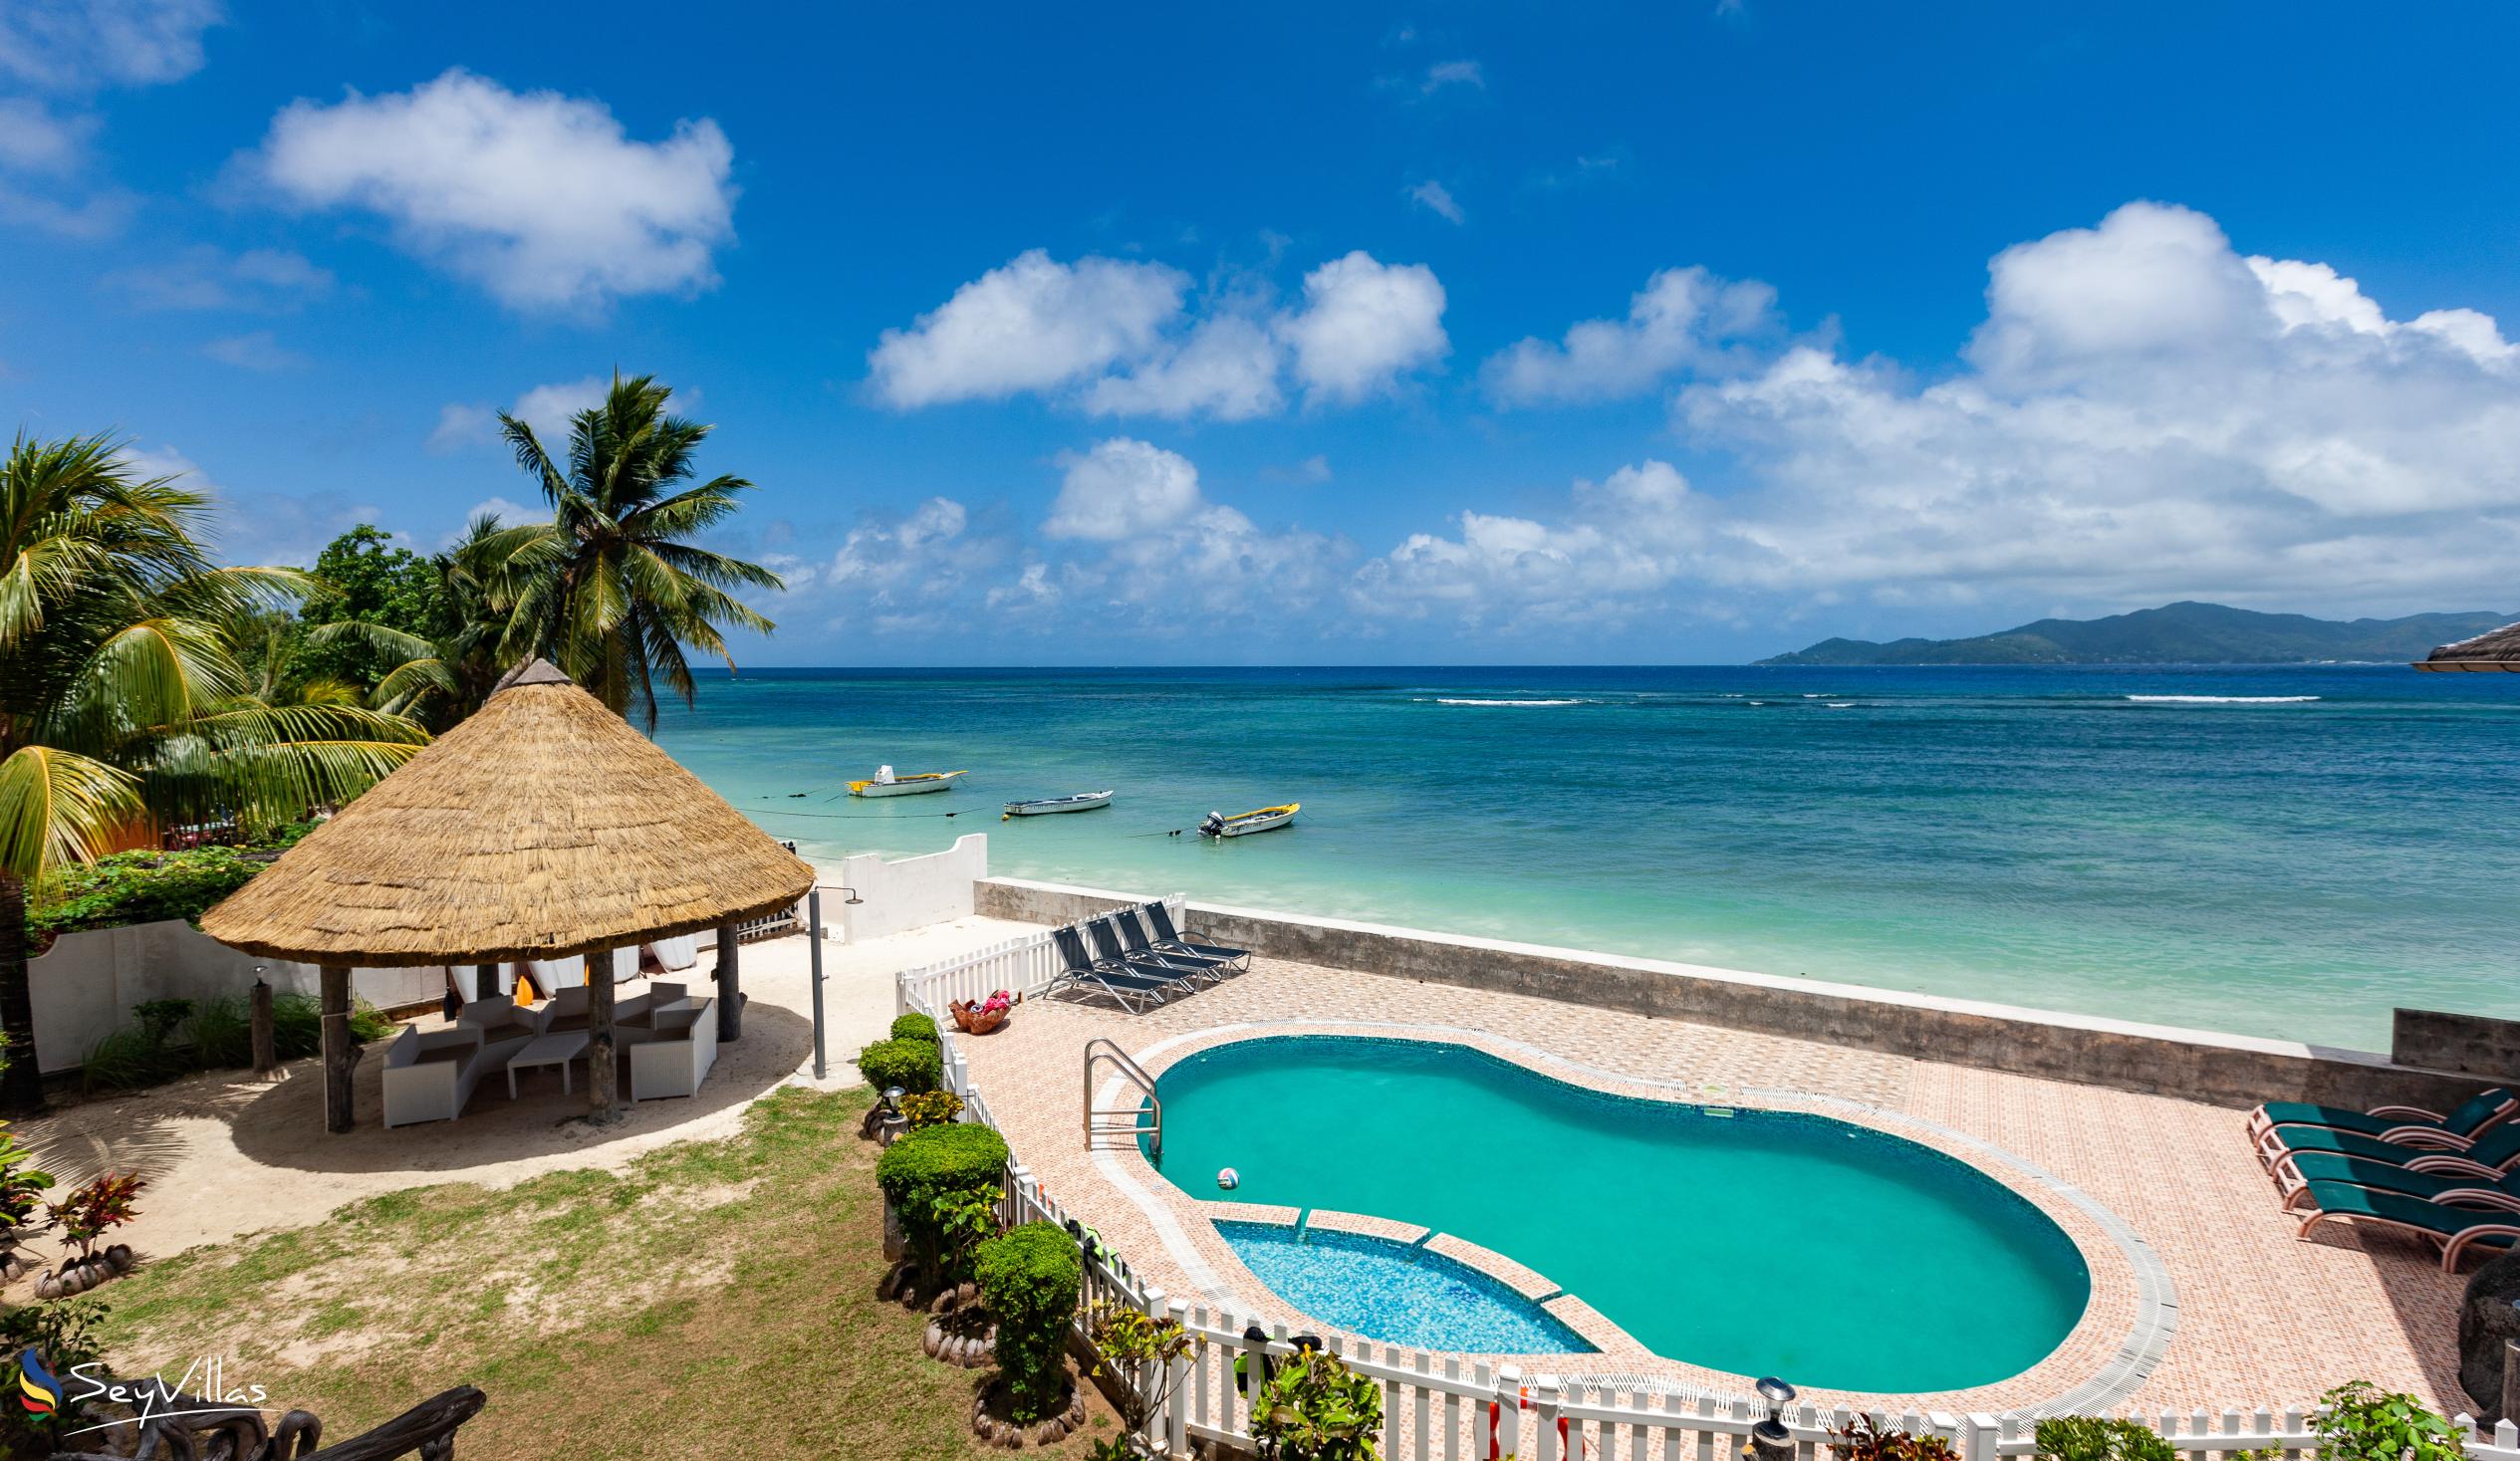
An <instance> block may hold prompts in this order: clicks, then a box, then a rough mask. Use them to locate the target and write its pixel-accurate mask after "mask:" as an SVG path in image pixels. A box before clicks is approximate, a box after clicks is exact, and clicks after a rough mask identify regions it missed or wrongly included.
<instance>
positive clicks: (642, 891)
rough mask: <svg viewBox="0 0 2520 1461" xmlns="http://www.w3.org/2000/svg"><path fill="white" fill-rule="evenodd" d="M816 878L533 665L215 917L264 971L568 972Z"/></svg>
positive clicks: (773, 898) (748, 909) (208, 920)
mask: <svg viewBox="0 0 2520 1461" xmlns="http://www.w3.org/2000/svg"><path fill="white" fill-rule="evenodd" d="M813 882H814V869H813V868H812V867H811V866H810V865H808V864H807V863H805V862H803V861H801V860H799V859H798V857H797V856H796V854H795V853H793V852H789V851H787V850H786V849H785V848H782V847H780V846H779V845H778V844H777V843H776V842H773V841H772V840H771V839H770V837H769V836H768V834H766V833H764V832H762V831H761V830H760V829H759V828H757V827H755V826H753V825H752V823H750V822H748V821H746V820H745V819H744V817H743V815H742V814H741V813H738V812H737V811H736V810H735V809H734V808H732V807H730V806H728V805H727V804H726V802H725V800H724V799H723V798H721V797H719V796H718V795H717V793H715V792H712V791H710V790H709V789H708V788H707V787H706V786H703V785H702V784H701V783H700V779H699V778H698V777H695V776H693V775H692V774H691V773H690V772H688V771H685V770H683V769H682V768H681V767H680V766H679V765H676V764H675V762H674V760H673V758H672V757H670V756H667V755H666V754H665V753H664V752H662V751H660V750H658V749H657V748H656V746H655V745H654V743H652V742H650V741H649V740H648V739H647V738H646V737H645V736H642V735H640V734H639V733H638V732H637V731H634V730H632V729H631V728H630V726H629V724H628V723H626V722H625V721H624V720H623V719H622V717H620V716H619V715H616V714H614V713H613V712H612V711H610V710H607V709H605V708H604V705H603V702H601V701H599V700H597V699H596V698H595V697H594V696H592V695H590V694H588V693H587V692H586V691H584V690H582V689H580V688H578V687H577V686H576V685H575V684H573V683H571V682H570V680H569V677H568V676H566V675H564V674H562V673H561V672H560V671H559V670H557V669H555V668H553V667H552V666H551V665H549V664H546V663H543V662H541V661H539V660H538V661H536V662H535V663H534V664H533V665H531V666H529V667H528V668H526V669H525V670H524V671H523V672H521V673H518V674H515V675H512V676H510V682H509V684H508V686H507V688H504V689H502V690H500V691H499V692H498V693H497V694H495V695H492V696H491V697H490V700H489V703H488V704H486V705H484V706H482V707H481V709H480V710H478V711H476V712H474V713H473V714H472V715H471V716H470V717H468V718H467V719H465V720H464V721H463V723H462V724H460V725H458V726H456V727H455V728H454V729H453V730H450V731H448V732H447V733H446V734H444V735H442V736H440V737H438V738H437V740H436V741H435V742H434V743H433V744H431V745H430V746H428V747H427V748H426V749H425V750H423V751H421V752H420V754H418V755H417V756H414V757H412V758H411V759H410V761H409V762H407V763H406V764H404V765H403V766H402V767H401V768H400V769H398V770H396V771H395V772H394V773H393V774H392V775H391V776H388V777H386V778H385V779H384V780H383V781H380V782H378V784H377V785H376V786H374V787H372V788H370V789H369V791H368V792H367V793H366V794H365V795H363V796H361V797H360V798H359V799H358V800H356V801H354V802H352V803H351V804H350V805H349V806H348V807H345V808H343V809H342V811H341V813H340V815H338V816H336V817H335V818H333V820H332V821H330V822H327V823H325V824H324V825H323V826H322V827H319V828H317V829H316V830H315V831H314V832H312V833H310V834H308V835H307V838H306V840H305V841H303V842H301V843H299V844H298V845H297V846H296V847H294V848H292V849H290V850H289V851H288V852H285V853H283V854H282V855H281V857H280V859H279V860H278V861H276V862H274V863H273V864H272V865H271V866H270V867H269V868H268V869H266V870H265V871H264V872H262V873H261V875H259V876H257V877H256V878H255V879H254V880H253V881H251V882H249V883H247V884H245V886H244V887H242V888H239V889H238V890H237V891H236V892H235V893H233V894H232V895H230V896H229V897H228V898H227V900H226V901H224V902H222V903H220V904H219V905H218V906H217V907H215V908H212V909H211V910H210V911H209V912H207V913H205V914H203V915H202V917H201V927H202V929H203V931H205V932H207V933H208V934H209V935H210V936H211V937H212V938H215V939H217V940H218V941H219V942H221V943H224V944H227V945H229V946H230V947H233V948H239V949H243V950H245V951H246V952H248V953H254V954H260V955H263V956H264V957H266V958H274V959H294V960H297V961H299V962H301V963H308V964H334V965H353V966H368V967H380V968H390V967H395V966H408V965H413V964H471V963H495V962H502V961H506V960H512V959H529V958H531V959H546V958H564V957H566V956H568V955H570V954H576V953H588V952H592V951H594V950H598V949H609V948H625V947H629V946H630V945H633V944H636V943H638V942H640V941H641V940H643V939H650V938H656V937H670V936H672V935H675V934H681V933H691V932H696V931H698V930H700V929H703V928H709V927H714V926H716V925H718V924H721V923H725V922H729V921H735V920H740V919H744V918H754V917H759V916H761V915H763V914H766V913H769V912H772V911H775V910H777V909H779V908H783V907H786V906H787V905H789V904H790V903H793V902H795V901H796V900H797V899H798V898H801V897H803V896H804V895H805V893H806V891H807V889H809V888H810V887H811V886H812V885H813Z"/></svg>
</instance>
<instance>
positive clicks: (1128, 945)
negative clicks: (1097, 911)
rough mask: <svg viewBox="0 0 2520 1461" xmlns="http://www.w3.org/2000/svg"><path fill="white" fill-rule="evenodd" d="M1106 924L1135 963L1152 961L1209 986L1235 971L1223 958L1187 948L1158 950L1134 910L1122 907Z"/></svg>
mask: <svg viewBox="0 0 2520 1461" xmlns="http://www.w3.org/2000/svg"><path fill="white" fill-rule="evenodd" d="M1103 921H1104V922H1105V923H1108V924H1110V925H1111V926H1112V928H1113V929H1115V930H1116V931H1118V932H1119V934H1120V942H1121V947H1123V948H1125V949H1127V950H1128V951H1129V957H1130V959H1131V960H1132V961H1133V962H1135V963H1148V962H1152V963H1157V964H1161V965H1164V966H1165V967H1167V968H1172V969H1179V970H1181V971H1183V972H1185V973H1187V974H1190V975H1191V976H1193V977H1195V978H1199V979H1204V980H1206V981H1207V982H1208V983H1210V984H1215V983H1218V982H1220V981H1222V980H1223V979H1224V977H1225V976H1226V975H1227V974H1230V973H1232V972H1233V969H1232V967H1231V966H1229V965H1228V964H1227V963H1226V962H1225V961H1224V960H1223V959H1216V958H1210V957H1208V956H1207V955H1205V954H1194V953H1191V952H1189V951H1188V950H1186V949H1162V948H1157V947H1155V945H1154V942H1153V941H1152V940H1151V939H1149V938H1147V937H1146V928H1145V925H1144V924H1142V923H1140V922H1138V921H1137V912H1136V910H1135V909H1134V908H1123V909H1121V910H1120V911H1119V912H1117V913H1113V914H1111V915H1109V916H1107V917H1105V918H1104V919H1103Z"/></svg>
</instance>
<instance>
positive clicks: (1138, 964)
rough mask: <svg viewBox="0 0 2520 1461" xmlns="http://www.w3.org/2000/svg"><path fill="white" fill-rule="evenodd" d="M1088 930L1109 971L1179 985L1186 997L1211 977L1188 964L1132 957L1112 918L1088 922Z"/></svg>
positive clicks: (1136, 955) (1086, 922)
mask: <svg viewBox="0 0 2520 1461" xmlns="http://www.w3.org/2000/svg"><path fill="white" fill-rule="evenodd" d="M1085 928H1086V932H1087V933H1088V934H1089V935H1091V936H1092V938H1093V940H1094V952H1095V953H1096V954H1097V955H1099V956H1100V959H1099V962H1100V963H1101V964H1102V965H1103V967H1104V968H1106V969H1109V968H1112V967H1114V966H1118V967H1120V968H1122V969H1125V970H1127V971H1129V972H1130V973H1132V974H1136V975H1141V976H1143V977H1145V978H1148V979H1163V980H1167V981H1169V982H1171V983H1173V984H1176V985H1179V986H1180V988H1181V991H1182V992H1183V993H1185V994H1186V993H1188V992H1189V991H1190V989H1191V987H1192V985H1193V984H1194V983H1195V981H1197V980H1200V979H1204V978H1208V977H1209V972H1208V970H1207V969H1194V968H1191V967H1190V966H1189V965H1188V964H1187V963H1186V962H1175V961H1172V960H1167V959H1161V958H1157V957H1156V956H1155V955H1153V954H1144V955H1139V954H1133V953H1131V952H1130V951H1129V947H1128V945H1126V944H1124V943H1122V942H1121V941H1120V929H1119V928H1118V927H1117V926H1116V925H1115V924H1114V923H1113V921H1112V919H1111V916H1110V915H1109V914H1106V915H1104V916H1103V917H1100V918H1088V919H1086V920H1085ZM1209 967H1210V968H1212V967H1213V966H1212V965H1211V966H1209Z"/></svg>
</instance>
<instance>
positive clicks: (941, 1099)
mask: <svg viewBox="0 0 2520 1461" xmlns="http://www.w3.org/2000/svg"><path fill="white" fill-rule="evenodd" d="M961 1114H962V1097H961V1096H956V1095H954V1094H953V1093H952V1092H950V1091H920V1092H916V1093H913V1094H911V1095H909V1096H902V1097H901V1115H902V1116H903V1118H905V1119H906V1120H908V1122H909V1123H910V1125H911V1127H912V1128H916V1127H919V1126H941V1125H944V1124H945V1123H947V1122H949V1121H951V1120H952V1119H953V1118H954V1117H956V1116H958V1115H961Z"/></svg>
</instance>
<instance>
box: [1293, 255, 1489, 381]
mask: <svg viewBox="0 0 2520 1461" xmlns="http://www.w3.org/2000/svg"><path fill="white" fill-rule="evenodd" d="M1443 308H1444V294H1443V286H1442V285H1441V284H1440V283H1437V282H1436V280H1435V271H1433V270H1432V269H1429V268H1427V267H1426V266H1425V265H1423V264H1385V263H1381V262H1378V261H1377V260H1376V259H1375V257H1374V256H1373V255H1371V254H1369V253H1367V252H1365V251H1364V250H1363V249H1358V250H1356V251H1355V252H1353V253H1351V254H1349V255H1347V256H1346V257H1345V258H1339V259H1333V260H1331V261H1330V262H1329V263H1327V264H1324V265H1322V266H1321V267H1320V268H1318V269H1316V270H1314V271H1313V272H1312V273H1310V274H1307V275H1305V276H1304V304H1303V307H1302V308H1301V309H1298V310H1295V311H1293V312H1291V313H1288V314H1286V315H1283V316H1281V317H1279V321H1278V332H1279V334H1280V335H1281V336H1283V337H1284V338H1285V340H1286V341H1287V343H1288V344H1289V345H1290V346H1291V347H1292V348H1293V350H1294V352H1295V362H1294V367H1295V375H1296V378H1297V379H1300V380H1302V381H1303V382H1304V383H1305V384H1306V385H1307V386H1308V387H1310V388H1311V389H1312V390H1313V391H1315V392H1317V393H1318V394H1320V395H1321V396H1323V397H1326V398H1328V399H1330V400H1334V401H1352V400H1358V399H1361V398H1363V397H1365V396H1368V395H1372V394H1374V393H1376V392H1378V391H1383V390H1387V389H1389V388H1390V387H1391V386H1392V385H1393V384H1394V383H1395V382H1396V381H1397V379H1398V377H1399V376H1400V375H1401V374H1402V373H1404V372H1406V371H1408V370H1410V369H1413V368H1415V367H1417V366H1420V365H1429V364H1432V363H1433V362H1435V361H1438V360H1441V359H1442V358H1443V357H1444V354H1445V353H1446V352H1447V351H1449V350H1450V349H1451V348H1452V343H1451V342H1450V341H1449V340H1448V339H1446V338H1445V336H1444V330H1443Z"/></svg>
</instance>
